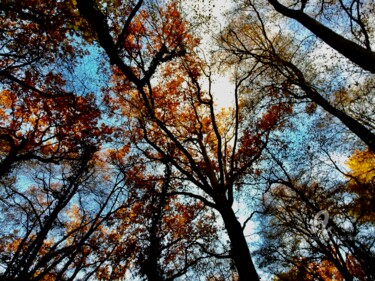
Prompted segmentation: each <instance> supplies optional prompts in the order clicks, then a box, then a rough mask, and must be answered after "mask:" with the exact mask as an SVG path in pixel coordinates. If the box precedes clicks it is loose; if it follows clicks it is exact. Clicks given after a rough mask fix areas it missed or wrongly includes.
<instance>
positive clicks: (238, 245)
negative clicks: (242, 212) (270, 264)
mask: <svg viewBox="0 0 375 281" xmlns="http://www.w3.org/2000/svg"><path fill="white" fill-rule="evenodd" d="M220 201H221V202H218V203H217V206H220V207H219V212H220V214H221V216H222V218H223V220H224V224H225V228H226V230H227V233H228V236H229V240H230V243H231V255H232V259H233V261H234V264H235V266H236V269H237V272H238V275H239V280H240V281H258V280H259V277H258V274H257V272H256V269H255V267H254V264H253V261H252V259H251V255H250V251H249V247H248V245H247V242H246V239H245V235H244V234H243V230H242V226H241V224H240V223H239V222H238V220H237V218H236V215H235V213H234V212H233V210H232V208H231V207H230V206H229V203H228V201H227V200H220ZM223 201H225V202H223Z"/></svg>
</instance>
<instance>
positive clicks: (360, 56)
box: [268, 0, 375, 73]
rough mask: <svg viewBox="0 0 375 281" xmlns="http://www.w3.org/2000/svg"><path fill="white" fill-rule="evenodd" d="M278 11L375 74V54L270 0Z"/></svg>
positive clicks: (300, 12)
mask: <svg viewBox="0 0 375 281" xmlns="http://www.w3.org/2000/svg"><path fill="white" fill-rule="evenodd" d="M268 2H269V3H270V4H271V5H272V6H273V7H274V8H275V10H276V11H278V12H279V13H281V14H283V15H284V16H286V17H289V18H292V19H295V20H296V21H298V22H299V23H300V24H302V25H303V26H304V27H306V28H307V29H309V30H310V31H311V32H312V33H314V34H315V35H316V36H317V37H319V38H320V39H321V40H323V41H324V42H325V43H326V44H328V45H329V46H330V47H332V48H333V49H335V50H336V51H338V52H339V53H341V54H342V55H343V56H345V57H346V58H348V59H349V60H351V61H352V62H354V63H355V64H357V65H358V66H360V67H361V68H363V69H365V70H368V71H370V72H372V73H375V53H374V52H372V51H371V50H369V49H366V48H364V47H362V46H361V45H358V44H357V43H355V42H353V41H350V40H348V39H346V38H345V37H343V36H341V35H340V34H338V33H336V32H334V31H333V30H331V29H329V28H328V27H326V26H324V25H323V24H321V23H320V22H318V21H317V20H315V19H313V18H311V17H310V16H308V15H307V14H305V13H304V12H303V11H301V10H293V9H289V8H288V7H286V6H283V5H282V4H280V2H278V1H277V0H268Z"/></svg>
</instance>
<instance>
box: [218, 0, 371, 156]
mask: <svg viewBox="0 0 375 281" xmlns="http://www.w3.org/2000/svg"><path fill="white" fill-rule="evenodd" d="M246 3H247V2H246ZM247 5H248V6H247ZM247 5H246V4H245V6H246V7H248V9H249V12H247V13H245V14H244V13H243V14H242V15H241V14H240V16H238V17H237V19H234V20H233V21H232V22H231V23H230V24H229V25H228V26H227V27H226V29H225V30H224V31H223V32H222V33H221V34H220V35H219V39H218V40H219V44H220V46H221V48H222V50H223V51H224V54H223V56H225V57H224V60H226V61H227V63H230V64H240V65H242V68H243V69H244V70H243V71H244V72H246V71H247V70H246V69H249V70H248V72H249V73H250V72H252V73H253V74H252V75H251V77H257V76H258V78H257V79H258V80H261V79H262V81H261V82H259V84H260V85H261V86H260V87H261V91H263V92H265V93H262V92H260V94H261V95H265V94H269V95H273V96H274V97H279V98H282V99H289V102H290V103H295V102H303V101H306V100H309V101H311V102H312V103H314V104H316V105H319V106H320V107H321V108H322V109H324V110H325V111H326V112H328V113H329V114H332V115H333V116H335V117H336V118H338V119H339V120H340V121H341V122H342V123H343V124H344V125H345V126H346V127H347V128H348V129H349V130H350V131H352V132H353V133H354V134H356V135H357V136H358V137H359V138H360V139H361V140H362V141H363V142H364V143H365V144H366V145H367V146H368V147H369V149H370V150H371V151H374V150H375V146H374V141H373V140H374V139H375V135H374V133H373V128H374V125H373V124H374V120H373V116H372V113H367V114H366V113H365V115H363V114H355V112H353V110H351V109H350V107H351V106H350V103H357V107H363V106H366V103H367V102H369V104H370V105H371V104H372V102H371V98H370V100H368V99H367V98H366V97H369V96H371V94H372V90H371V89H369V88H367V87H366V86H364V87H363V90H362V89H358V90H357V91H359V93H355V94H353V96H356V97H357V99H355V100H354V97H353V98H351V97H350V96H351V95H352V92H353V91H352V90H351V89H350V85H349V86H345V85H344V86H342V87H341V88H337V86H335V84H334V83H336V82H335V81H330V80H329V78H328V79H327V80H326V81H325V80H323V81H319V80H318V79H317V77H319V75H322V73H324V70H323V72H322V73H320V71H322V70H321V69H322V67H317V69H316V70H315V69H314V68H313V67H311V65H312V64H313V62H308V60H307V57H308V52H313V51H314V50H313V49H311V47H309V46H306V45H307V44H306V43H305V41H307V39H306V38H304V39H303V40H301V41H298V40H297V39H294V38H291V37H290V35H288V34H287V32H284V33H283V32H282V30H281V29H280V32H279V33H277V32H274V31H272V28H273V26H272V25H271V27H270V26H269V22H268V20H269V19H267V18H266V17H265V16H263V14H262V13H261V12H260V11H258V9H260V8H259V7H257V6H255V5H254V4H253V2H251V1H249V2H248V4H247ZM248 17H250V18H248ZM270 30H271V31H270ZM306 49H307V50H306ZM313 59H315V58H313ZM326 72H327V73H326V74H325V75H326V77H324V78H323V79H326V78H327V77H328V74H329V72H328V71H326ZM333 75H335V74H333ZM251 77H250V78H251ZM254 79H255V78H254ZM362 79H366V78H362ZM367 79H370V80H373V77H369V78H367ZM252 83H253V84H254V87H256V85H255V83H254V81H252ZM340 83H341V82H340ZM366 83H367V82H365V83H364V84H366ZM258 87H259V86H258ZM334 95H336V100H334V99H333V98H332V96H334ZM345 97H347V99H346V102H344V103H343V102H340V103H339V102H338V101H340V100H341V101H342V99H345ZM361 99H362V100H365V103H364V104H362V103H361ZM307 110H311V109H307ZM362 112H363V111H362Z"/></svg>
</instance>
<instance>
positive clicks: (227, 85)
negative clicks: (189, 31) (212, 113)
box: [182, 0, 234, 109]
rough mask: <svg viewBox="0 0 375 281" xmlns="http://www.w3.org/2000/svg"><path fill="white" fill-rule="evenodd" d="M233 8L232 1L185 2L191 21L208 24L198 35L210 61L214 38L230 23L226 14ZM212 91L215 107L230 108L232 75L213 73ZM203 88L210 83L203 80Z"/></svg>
mask: <svg viewBox="0 0 375 281" xmlns="http://www.w3.org/2000/svg"><path fill="white" fill-rule="evenodd" d="M232 7H233V3H232V1H220V0H203V1H202V0H186V1H184V2H183V6H182V8H183V10H184V11H185V13H186V16H187V18H188V20H189V21H191V22H194V20H195V19H196V18H201V19H203V18H205V19H207V22H206V23H205V24H202V26H201V27H200V28H199V30H200V31H199V34H195V35H198V36H199V37H200V39H201V44H200V49H201V50H202V55H204V56H205V58H206V59H208V60H209V52H210V51H211V50H212V49H213V47H214V46H215V42H214V40H213V36H214V35H215V33H217V32H219V31H220V30H221V29H222V28H224V27H225V25H226V24H227V23H228V19H227V17H225V16H224V14H225V12H226V11H228V10H229V9H231V8H232ZM211 78H212V85H211V91H212V94H213V96H214V100H215V105H216V107H217V108H218V109H220V108H229V107H231V106H233V102H234V84H233V82H231V74H230V73H229V72H227V73H224V74H222V73H220V74H219V73H213V74H212V77H211ZM202 86H203V87H202V88H203V89H205V90H207V89H208V81H207V80H204V79H203V80H202Z"/></svg>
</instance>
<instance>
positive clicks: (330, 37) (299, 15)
mask: <svg viewBox="0 0 375 281" xmlns="http://www.w3.org/2000/svg"><path fill="white" fill-rule="evenodd" d="M268 2H269V3H270V4H271V5H272V6H273V7H274V8H275V10H276V11H278V12H279V13H281V14H282V15H284V16H286V17H289V18H291V19H294V20H296V21H298V22H299V23H300V24H302V25H303V26H304V27H306V28H307V29H308V30H310V31H311V32H312V33H314V34H315V35H316V36H317V37H319V38H320V39H321V40H323V41H324V42H325V43H326V44H328V45H329V46H330V47H332V48H333V49H335V50H336V51H338V52H339V53H341V54H342V55H344V56H345V57H346V58H348V59H349V60H351V61H352V62H354V63H356V64H357V65H358V66H360V67H361V68H363V69H364V70H367V71H370V72H372V73H373V74H375V68H374V62H375V53H374V52H373V51H372V47H371V45H372V42H371V41H372V40H371V39H372V38H371V24H372V21H373V19H372V17H371V16H372V14H373V11H374V6H373V3H368V4H366V5H363V3H361V2H360V1H358V0H351V1H343V0H340V1H338V2H336V3H325V2H324V1H318V2H317V3H312V5H310V3H311V2H309V1H304V0H302V1H298V2H295V3H293V5H292V8H290V7H288V6H286V5H283V4H282V3H280V2H279V1H278V0H269V1H268ZM296 8H297V9H296ZM307 10H312V11H309V12H308V13H306V12H305V11H307ZM309 14H310V15H311V14H312V16H310V15H309ZM332 15H333V16H332ZM326 16H327V18H328V21H330V20H331V17H335V16H336V17H337V18H338V19H340V20H341V22H343V23H346V24H348V26H344V27H341V26H340V27H339V30H338V31H336V32H335V31H334V30H333V28H332V29H331V28H329V27H327V26H325V25H324V22H323V23H322V22H319V21H318V20H316V19H315V18H314V17H322V18H323V17H326ZM334 21H335V22H337V19H335V20H332V22H334ZM340 28H342V30H340ZM348 29H350V32H349V33H347V34H350V35H351V37H350V36H348V37H349V38H345V37H344V36H342V35H340V33H343V32H346V31H347V30H348Z"/></svg>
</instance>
